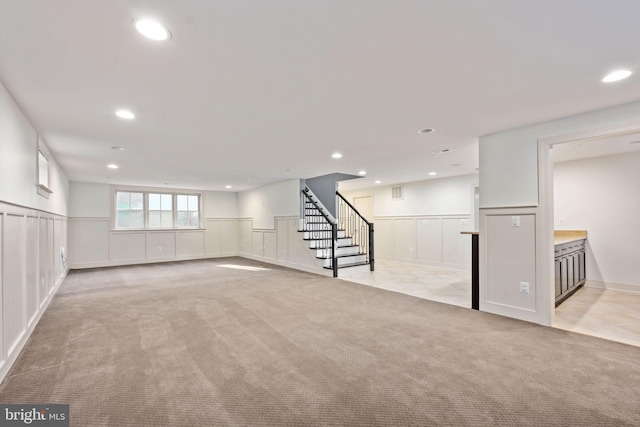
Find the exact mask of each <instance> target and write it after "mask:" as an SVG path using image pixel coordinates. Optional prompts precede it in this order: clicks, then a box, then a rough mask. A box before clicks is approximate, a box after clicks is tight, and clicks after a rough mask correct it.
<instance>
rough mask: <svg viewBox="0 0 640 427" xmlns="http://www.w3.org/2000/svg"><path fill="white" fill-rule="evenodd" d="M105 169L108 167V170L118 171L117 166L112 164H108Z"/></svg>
mask: <svg viewBox="0 0 640 427" xmlns="http://www.w3.org/2000/svg"><path fill="white" fill-rule="evenodd" d="M107 167H108V168H109V169H118V165H116V164H113V163H111V164H108V165H107Z"/></svg>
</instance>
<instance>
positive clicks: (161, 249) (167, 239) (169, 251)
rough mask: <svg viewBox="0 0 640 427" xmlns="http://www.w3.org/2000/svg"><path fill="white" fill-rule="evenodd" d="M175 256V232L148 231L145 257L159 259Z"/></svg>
mask: <svg viewBox="0 0 640 427" xmlns="http://www.w3.org/2000/svg"><path fill="white" fill-rule="evenodd" d="M175 257H176V233H175V232H173V231H149V232H148V233H147V258H148V259H154V260H156V261H160V260H163V259H173V258H175Z"/></svg>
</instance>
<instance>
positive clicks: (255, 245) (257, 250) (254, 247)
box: [251, 230, 264, 258]
mask: <svg viewBox="0 0 640 427" xmlns="http://www.w3.org/2000/svg"><path fill="white" fill-rule="evenodd" d="M251 236H252V240H251V241H252V244H251V255H253V256H254V257H260V258H261V257H263V256H264V231H262V230H253V231H252V232H251Z"/></svg>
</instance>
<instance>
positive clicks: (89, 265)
mask: <svg viewBox="0 0 640 427" xmlns="http://www.w3.org/2000/svg"><path fill="white" fill-rule="evenodd" d="M232 256H241V255H240V254H238V253H225V254H210V255H190V256H181V257H171V258H151V259H149V258H146V259H140V260H130V261H98V262H83V263H80V264H78V263H76V264H73V265H71V270H83V269H86V268H100V267H122V266H125V265H140V264H159V263H163V262H177V261H193V260H198V259H212V258H228V257H232Z"/></svg>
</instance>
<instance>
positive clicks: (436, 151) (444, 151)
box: [431, 148, 451, 154]
mask: <svg viewBox="0 0 640 427" xmlns="http://www.w3.org/2000/svg"><path fill="white" fill-rule="evenodd" d="M450 151H451V149H450V148H443V149H442V150H435V151H432V152H431V154H444V153H448V152H450Z"/></svg>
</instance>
